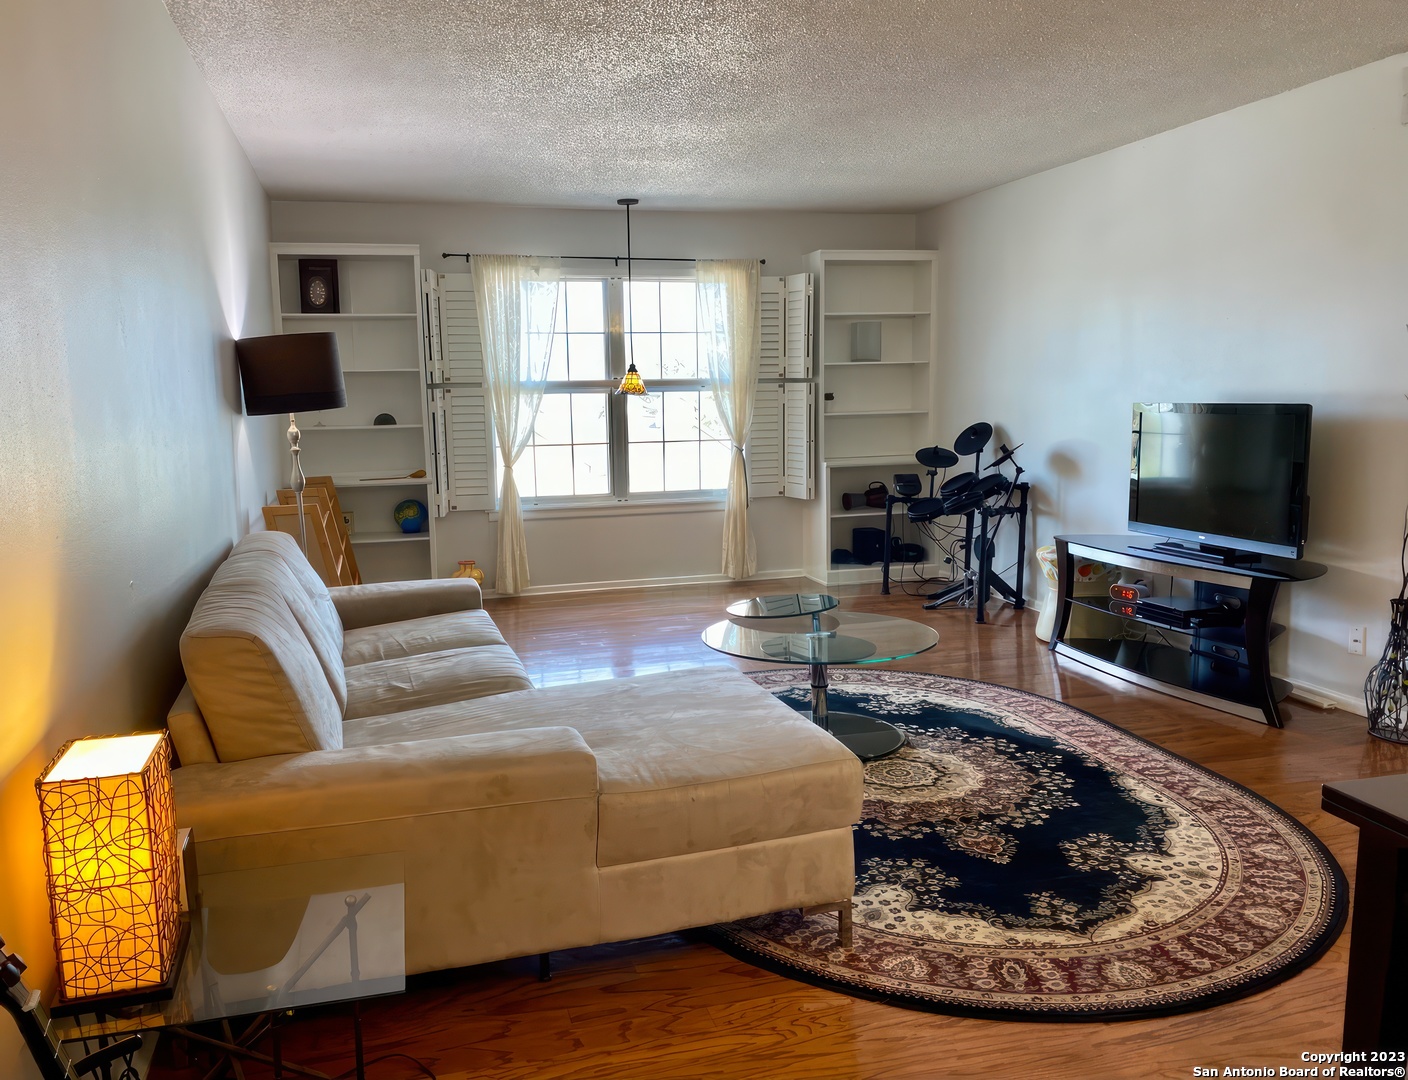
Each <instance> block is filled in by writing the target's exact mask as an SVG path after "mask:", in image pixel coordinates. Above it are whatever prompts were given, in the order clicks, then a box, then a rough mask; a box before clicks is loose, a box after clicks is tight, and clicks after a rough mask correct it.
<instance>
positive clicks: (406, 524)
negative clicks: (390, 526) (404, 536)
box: [391, 499, 428, 533]
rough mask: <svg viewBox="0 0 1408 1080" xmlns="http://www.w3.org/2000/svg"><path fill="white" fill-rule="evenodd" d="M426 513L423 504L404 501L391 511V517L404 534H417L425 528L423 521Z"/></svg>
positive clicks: (411, 500) (412, 500) (409, 500)
mask: <svg viewBox="0 0 1408 1080" xmlns="http://www.w3.org/2000/svg"><path fill="white" fill-rule="evenodd" d="M427 515H428V511H427V510H426V509H425V503H423V502H420V501H419V500H417V499H405V500H403V501H402V502H398V503H397V504H396V509H395V510H393V511H391V516H392V517H393V518H395V519H396V524H397V525H399V526H401V531H402V532H404V533H418V532H420V530H421V529H422V528H423V527H424V526H425V519H426V517H427Z"/></svg>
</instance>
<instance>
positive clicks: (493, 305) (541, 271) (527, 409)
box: [470, 255, 562, 595]
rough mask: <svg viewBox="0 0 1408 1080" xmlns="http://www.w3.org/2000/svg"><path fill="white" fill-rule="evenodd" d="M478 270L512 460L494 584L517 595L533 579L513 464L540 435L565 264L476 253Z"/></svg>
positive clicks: (507, 457)
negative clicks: (539, 418)
mask: <svg viewBox="0 0 1408 1080" xmlns="http://www.w3.org/2000/svg"><path fill="white" fill-rule="evenodd" d="M470 272H471V273H472V274H473V275H474V299H475V302H476V303H477V304H478V307H479V333H480V337H481V338H482V340H483V343H484V388H485V392H486V394H487V396H488V398H489V410H490V414H491V415H492V416H493V418H494V438H495V439H496V440H497V441H498V444H499V454H500V456H501V457H502V458H503V461H504V482H503V486H502V488H501V489H500V490H499V558H498V566H497V574H496V577H495V581H494V587H495V588H496V589H497V590H498V591H499V592H500V593H502V594H506V595H512V594H513V593H518V592H522V591H523V589H524V588H525V587H526V586H527V584H528V538H527V537H526V536H525V535H524V533H523V507H522V505H521V504H520V503H519V501H518V484H517V483H515V482H514V479H513V466H514V464H515V463H516V462H517V461H518V458H519V456H520V455H521V454H522V453H523V448H524V447H525V446H527V445H528V441H529V440H530V439H531V438H532V436H533V421H534V420H535V419H536V418H537V416H538V405H539V404H540V403H541V402H542V400H543V384H544V383H545V382H546V381H547V371H548V358H549V356H550V354H551V353H552V334H553V327H554V325H555V324H556V322H557V302H558V295H559V293H560V292H561V281H562V270H561V263H559V262H558V261H557V260H556V259H534V258H530V257H528V256H526V255H475V256H474V257H473V258H471V259H470Z"/></svg>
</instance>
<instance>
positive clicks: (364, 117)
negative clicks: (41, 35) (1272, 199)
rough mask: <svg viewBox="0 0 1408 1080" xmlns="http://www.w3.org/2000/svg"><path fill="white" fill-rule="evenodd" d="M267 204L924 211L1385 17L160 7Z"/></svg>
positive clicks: (201, 0) (264, 0)
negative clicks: (640, 204) (623, 201)
mask: <svg viewBox="0 0 1408 1080" xmlns="http://www.w3.org/2000/svg"><path fill="white" fill-rule="evenodd" d="M167 6H168V8H169V9H170V12H171V16H172V18H173V20H174V21H175V23H176V26H177V27H178V28H179V29H180V31H181V33H182V35H183V36H184V37H185V39H186V41H187V43H188V44H189V45H190V48H191V52H192V53H193V54H194V56H195V59H196V62H197V63H198V64H199V65H200V67H201V69H202V70H203V71H204V72H205V76H206V79H207V80H208V82H209V83H210V86H211V88H212V90H213V91H214V93H215V97H216V99H217V100H218V101H219V103H220V105H221V107H222V108H223V109H224V111H225V114H226V115H227V116H228V117H229V120H230V123H231V125H232V126H233V127H234V130H235V133H236V134H237V135H238V136H239V138H240V141H241V142H242V143H243V144H244V147H245V149H246V151H248V153H249V156H250V159H251V160H252V161H253V163H254V167H255V169H256V171H257V172H258V174H259V177H260V179H261V180H262V181H263V183H264V185H265V187H266V188H267V189H268V191H269V193H270V194H271V195H272V196H273V197H275V198H292V199H358V200H414V201H464V200H467V201H473V202H496V203H519V204H529V205H539V206H611V205H614V200H615V199H616V198H617V197H618V196H621V195H627V194H630V195H636V196H639V197H640V198H641V199H642V200H644V201H645V202H646V204H647V205H649V206H650V207H651V208H655V209H665V208H685V209H724V208H750V209H752V208H758V209H761V208H789V209H821V210H895V211H913V210H920V209H926V208H928V207H931V206H934V205H936V204H938V203H940V202H943V201H945V200H947V199H951V198H954V197H956V196H959V195H963V194H967V193H969V192H973V191H978V190H981V189H983V188H987V187H991V186H993V185H995V184H999V183H1002V182H1004V181H1007V180H1012V179H1015V178H1017V177H1020V176H1026V175H1029V174H1031V173H1034V172H1039V171H1041V170H1042V169H1046V168H1050V167H1052V166H1055V165H1059V164H1063V163H1065V162H1068V161H1074V160H1076V159H1079V158H1082V157H1087V156H1089V155H1090V154H1094V153H1098V152H1099V151H1102V150H1107V149H1109V148H1111V147H1114V146H1119V145H1122V144H1124V143H1128V142H1132V141H1134V140H1136V139H1140V138H1143V137H1145V136H1148V135H1152V134H1154V133H1156V132H1159V131H1165V130H1168V129H1169V128H1173V127H1177V126H1178V125H1180V124H1185V123H1188V122H1189V121H1192V120H1197V119H1199V118H1201V117H1205V116H1211V115H1213V114H1215V113H1219V112H1223V111H1225V110H1227V109H1230V108H1233V107H1235V106H1238V105H1242V104H1245V103H1247V102H1249V101H1255V100H1257V99H1259V98H1263V97H1268V96H1270V95H1272V94H1275V93H1278V92H1280V91H1282V90H1287V89H1290V88H1292V87H1295V86H1301V85H1304V84H1305V83H1308V82H1312V81H1314V80H1316V79H1319V78H1323V77H1325V76H1327V75H1332V74H1335V73H1337V72H1341V71H1347V70H1349V69H1350V68H1354V67H1358V66H1360V65H1362V64H1366V63H1368V62H1370V61H1372V60H1376V59H1380V58H1382V57H1385V56H1391V55H1394V54H1395V53H1399V52H1403V51H1405V50H1408V3H1405V0H1281V2H1272V0H1255V2H1241V0H874V2H870V3H865V2H857V0H849V2H848V0H695V2H692V3H686V2H683V0H679V2H669V0H632V2H630V3H623V2H621V0H598V2H591V0H581V2H576V3H567V4H564V3H555V2H553V0H496V2H494V3H472V2H469V0H321V2H316V3H315V2H312V0H167Z"/></svg>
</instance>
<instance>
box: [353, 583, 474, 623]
mask: <svg viewBox="0 0 1408 1080" xmlns="http://www.w3.org/2000/svg"><path fill="white" fill-rule="evenodd" d="M328 592H329V593H330V594H331V595H332V602H333V606H334V607H336V608H337V614H338V617H339V618H340V619H342V628H343V629H344V630H358V629H360V628H362V627H364V626H379V625H381V624H382V623H393V622H404V621H405V620H407V619H420V618H423V617H425V616H427V615H448V614H450V613H451V612H453V611H471V610H473V609H474V608H480V607H483V606H484V597H483V594H482V593H481V592H480V591H479V582H477V581H475V580H474V579H473V578H438V579H436V580H433V581H388V582H384V583H382V584H380V585H339V586H336V587H334V588H331V589H329V590H328Z"/></svg>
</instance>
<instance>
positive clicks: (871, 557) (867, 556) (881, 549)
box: [851, 528, 885, 563]
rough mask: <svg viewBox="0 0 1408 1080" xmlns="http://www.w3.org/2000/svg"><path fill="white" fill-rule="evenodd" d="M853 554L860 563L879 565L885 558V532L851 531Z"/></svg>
mask: <svg viewBox="0 0 1408 1080" xmlns="http://www.w3.org/2000/svg"><path fill="white" fill-rule="evenodd" d="M851 554H853V555H854V556H855V557H856V562H859V563H877V562H882V561H884V558H885V530H884V529H871V528H861V529H852V530H851Z"/></svg>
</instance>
